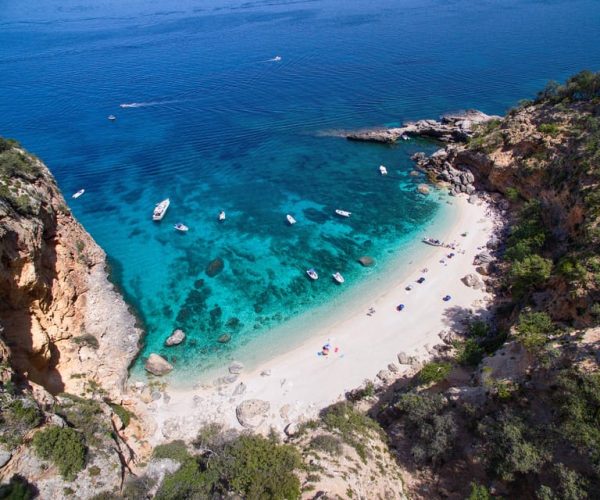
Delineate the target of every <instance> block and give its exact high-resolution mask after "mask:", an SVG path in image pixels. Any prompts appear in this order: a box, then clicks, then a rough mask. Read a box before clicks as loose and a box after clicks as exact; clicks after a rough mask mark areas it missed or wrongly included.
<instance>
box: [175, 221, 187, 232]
mask: <svg viewBox="0 0 600 500" xmlns="http://www.w3.org/2000/svg"><path fill="white" fill-rule="evenodd" d="M173 227H174V228H175V229H177V231H181V232H182V233H187V232H188V231H189V230H190V228H189V227H187V226H186V225H185V224H182V223H181V222H178V223H177V224H175V225H174V226H173Z"/></svg>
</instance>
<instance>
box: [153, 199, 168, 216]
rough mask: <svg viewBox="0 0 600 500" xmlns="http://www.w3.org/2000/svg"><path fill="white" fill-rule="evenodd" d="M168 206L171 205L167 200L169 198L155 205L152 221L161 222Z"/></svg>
mask: <svg viewBox="0 0 600 500" xmlns="http://www.w3.org/2000/svg"><path fill="white" fill-rule="evenodd" d="M170 204H171V200H169V198H167V199H166V200H163V201H161V202H160V203H157V204H156V206H155V207H154V212H152V220H154V221H159V220H162V219H163V217H164V216H165V214H166V213H167V209H168V208H169V205H170Z"/></svg>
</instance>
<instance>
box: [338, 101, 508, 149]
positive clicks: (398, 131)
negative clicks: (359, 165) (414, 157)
mask: <svg viewBox="0 0 600 500" xmlns="http://www.w3.org/2000/svg"><path fill="white" fill-rule="evenodd" d="M499 118H500V117H499V116H489V115H486V114H485V113H482V112H481V111H478V110H475V109H470V110H467V111H462V112H459V113H448V114H446V115H443V116H442V117H441V118H440V120H418V121H414V122H407V123H405V124H404V125H402V126H401V127H391V128H372V129H362V130H356V131H349V132H342V133H338V134H336V135H341V136H342V137H345V138H346V139H348V140H350V141H361V142H379V143H384V144H393V143H395V142H397V141H398V140H401V139H408V138H410V137H423V138H427V139H435V140H438V141H443V142H465V141H467V140H468V139H469V138H470V137H472V135H473V133H474V130H475V128H476V127H477V126H478V125H480V124H482V123H486V122H488V121H491V120H497V119H499Z"/></svg>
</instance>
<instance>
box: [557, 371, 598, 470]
mask: <svg viewBox="0 0 600 500" xmlns="http://www.w3.org/2000/svg"><path fill="white" fill-rule="evenodd" d="M553 399H554V402H555V403H556V404H557V405H558V409H559V413H560V415H559V432H560V434H561V435H562V437H563V438H564V439H565V440H566V441H567V442H568V443H569V444H570V445H571V446H572V445H575V446H576V447H577V448H578V449H579V451H580V453H581V454H582V455H584V456H589V457H592V459H593V460H594V462H595V463H596V464H600V426H599V425H598V415H600V373H598V372H594V373H580V372H578V371H577V370H576V369H571V370H565V371H563V372H562V373H561V374H560V375H559V376H558V377H557V390H556V391H555V393H554V398H553Z"/></svg>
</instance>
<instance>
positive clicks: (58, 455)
mask: <svg viewBox="0 0 600 500" xmlns="http://www.w3.org/2000/svg"><path fill="white" fill-rule="evenodd" d="M33 447H34V449H35V451H36V453H37V454H38V456H39V457H40V458H42V459H44V460H50V461H51V462H52V463H54V465H56V466H57V467H58V470H59V472H60V474H61V475H62V476H63V477H64V478H65V479H67V480H69V481H72V480H73V479H75V476H76V475H77V473H78V472H79V471H80V470H82V469H83V466H84V465H85V455H86V448H85V445H84V440H83V437H82V436H81V434H80V433H79V432H77V431H75V430H74V429H71V428H70V427H57V426H51V427H47V428H46V429H44V430H42V431H40V432H38V433H36V434H35V436H34V437H33Z"/></svg>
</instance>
